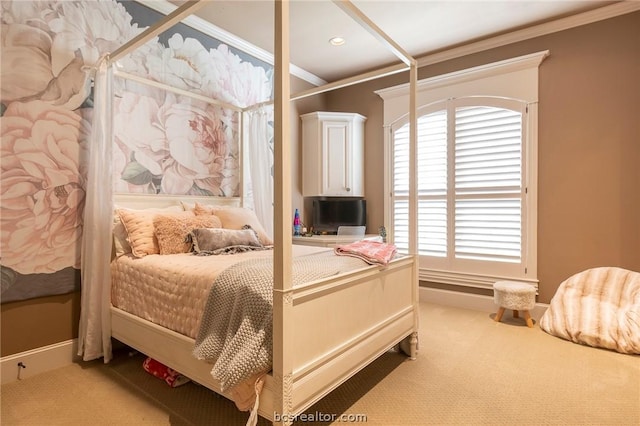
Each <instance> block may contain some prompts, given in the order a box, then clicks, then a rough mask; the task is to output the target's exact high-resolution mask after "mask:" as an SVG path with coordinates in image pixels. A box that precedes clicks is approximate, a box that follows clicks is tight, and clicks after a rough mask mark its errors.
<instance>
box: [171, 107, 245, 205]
mask: <svg viewBox="0 0 640 426" xmlns="http://www.w3.org/2000/svg"><path fill="white" fill-rule="evenodd" d="M224 113H225V111H224V110H223V109H221V108H218V107H214V106H212V105H206V106H201V107H197V106H195V105H184V104H179V103H174V104H168V105H166V107H165V108H164V109H163V116H164V117H165V126H166V127H165V128H166V132H167V141H168V143H169V152H170V160H169V161H168V162H167V163H166V165H167V167H166V169H165V175H164V178H163V181H162V189H163V191H164V192H167V193H169V194H186V193H189V192H193V189H195V188H197V190H200V191H202V192H203V193H205V194H210V195H217V196H236V195H238V183H239V177H238V171H239V167H238V151H237V146H238V143H237V138H236V133H235V131H234V129H235V125H234V124H235V123H234V122H233V121H232V118H230V117H228V116H227V117H226V118H227V119H228V120H230V122H226V120H224V118H225V116H224Z"/></svg>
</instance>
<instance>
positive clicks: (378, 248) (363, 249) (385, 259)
mask: <svg viewBox="0 0 640 426" xmlns="http://www.w3.org/2000/svg"><path fill="white" fill-rule="evenodd" d="M334 251H335V252H336V254H337V255H344V256H353V257H358V258H360V259H362V260H364V261H365V262H367V263H369V264H371V265H383V266H384V265H387V263H389V261H391V260H393V258H394V257H395V256H396V246H395V245H393V244H387V243H381V242H378V241H370V240H362V241H356V242H355V243H351V244H346V245H342V246H338V247H336V248H335V249H334Z"/></svg>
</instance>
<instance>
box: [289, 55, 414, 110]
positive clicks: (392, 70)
mask: <svg viewBox="0 0 640 426" xmlns="http://www.w3.org/2000/svg"><path fill="white" fill-rule="evenodd" d="M408 69H409V67H407V66H406V65H404V64H396V65H391V66H388V67H385V68H381V69H378V70H374V71H369V72H366V73H363V74H358V75H356V76H353V77H349V78H344V79H342V80H338V81H335V82H333V83H328V84H325V85H323V86H319V87H314V88H313V89H309V90H304V91H302V92H299V93H296V94H295V95H293V96H292V97H291V100H292V101H295V100H298V99H302V98H306V97H309V96H314V95H319V94H320V93H325V92H330V91H332V90H337V89H342V88H344V87H349V86H353V85H354V84H360V83H364V82H365V81H370V80H376V79H378V78H381V77H386V76H388V75H393V74H398V73H401V72H404V71H407V70H408Z"/></svg>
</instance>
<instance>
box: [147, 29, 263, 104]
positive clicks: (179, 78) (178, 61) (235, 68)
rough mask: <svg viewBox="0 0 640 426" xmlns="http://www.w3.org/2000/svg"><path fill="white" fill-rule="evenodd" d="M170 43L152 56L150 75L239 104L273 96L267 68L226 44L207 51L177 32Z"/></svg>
mask: <svg viewBox="0 0 640 426" xmlns="http://www.w3.org/2000/svg"><path fill="white" fill-rule="evenodd" d="M168 44H169V46H168V47H167V48H166V49H165V50H164V52H163V53H162V56H161V57H158V58H150V59H149V61H148V64H149V76H150V77H151V78H153V79H155V80H157V81H161V82H163V83H166V84H168V85H170V86H173V87H178V88H181V89H186V90H191V91H195V92H198V93H201V94H203V95H206V96H209V97H211V98H214V99H217V100H220V101H224V102H227V103H229V104H232V105H235V106H239V107H246V106H250V105H254V104H256V103H259V102H264V101H266V100H268V99H269V98H270V96H271V81H270V79H269V78H268V76H267V73H266V71H265V70H264V68H262V67H258V66H254V65H252V64H250V63H248V62H243V61H242V60H241V59H240V57H239V56H238V55H236V54H234V53H232V52H231V51H230V50H229V48H228V47H227V46H226V45H224V44H220V45H219V46H218V48H217V49H211V50H209V51H207V49H206V48H205V47H204V46H203V45H202V44H201V43H200V42H199V41H198V40H196V39H194V38H186V39H184V38H183V37H182V35H180V34H177V33H176V34H174V35H173V36H172V37H171V38H170V39H169V41H168Z"/></svg>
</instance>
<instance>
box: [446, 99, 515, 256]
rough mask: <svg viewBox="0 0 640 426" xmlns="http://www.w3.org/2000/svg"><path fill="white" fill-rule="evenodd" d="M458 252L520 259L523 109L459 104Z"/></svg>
mask: <svg viewBox="0 0 640 426" xmlns="http://www.w3.org/2000/svg"><path fill="white" fill-rule="evenodd" d="M454 145H455V256H456V258H466V259H477V260H491V261H496V262H502V261H504V262H520V261H521V260H522V238H521V235H522V234H521V233H522V227H521V222H522V211H521V204H522V200H521V198H522V195H523V191H522V114H521V112H520V111H513V110H510V109H505V108H497V107H488V106H471V107H460V108H456V109H455V142H454Z"/></svg>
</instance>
